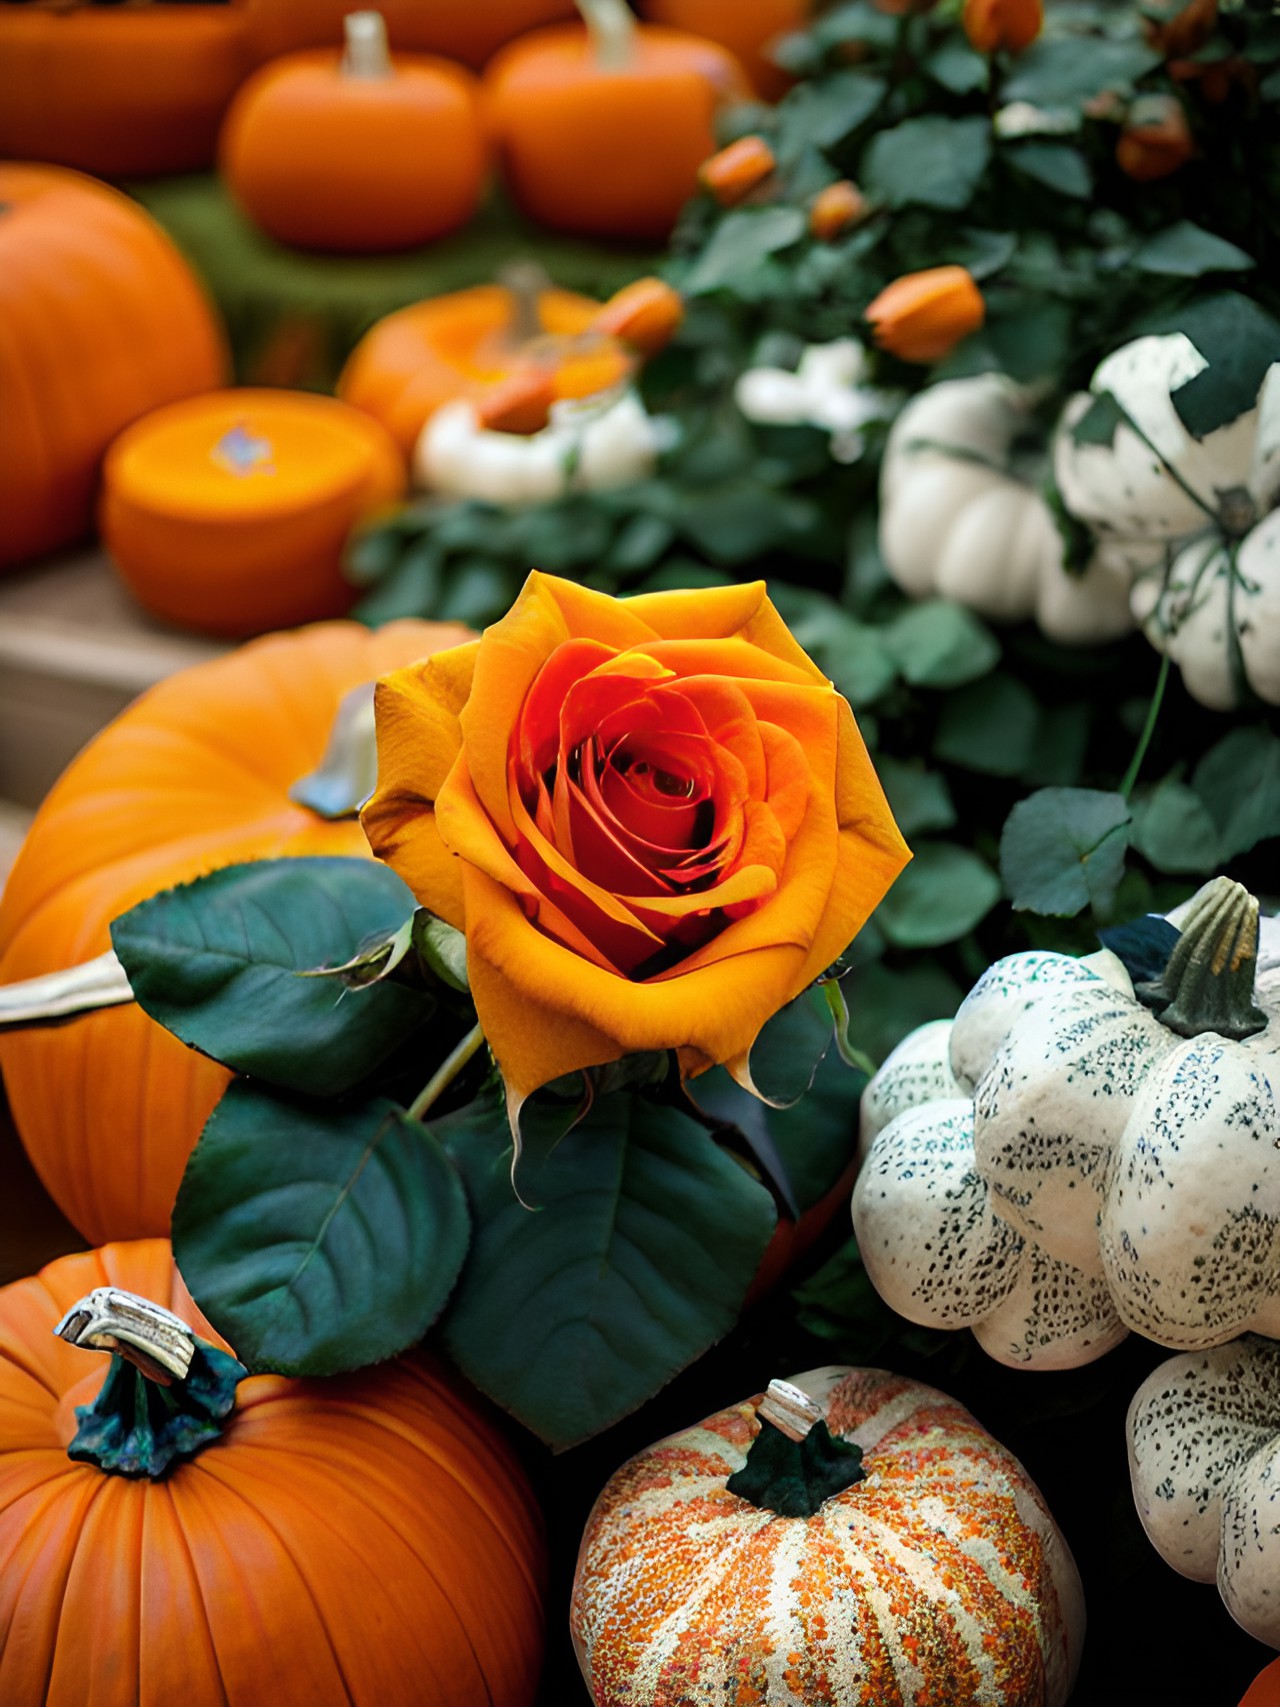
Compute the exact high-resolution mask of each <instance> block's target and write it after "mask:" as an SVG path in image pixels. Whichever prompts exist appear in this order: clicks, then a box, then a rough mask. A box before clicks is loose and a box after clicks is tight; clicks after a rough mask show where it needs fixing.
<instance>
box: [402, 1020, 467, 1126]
mask: <svg viewBox="0 0 1280 1707" xmlns="http://www.w3.org/2000/svg"><path fill="white" fill-rule="evenodd" d="M483 1042H484V1032H483V1031H482V1030H481V1029H480V1027H479V1026H478V1025H473V1026H472V1028H471V1030H470V1031H469V1032H468V1033H467V1035H466V1036H465V1037H464V1038H463V1039H462V1041H461V1043H459V1044H458V1045H457V1046H456V1047H455V1048H454V1050H453V1052H452V1054H450V1055H448V1056H447V1057H446V1058H445V1060H443V1061H442V1062H441V1063H440V1065H439V1067H437V1068H436V1070H435V1072H434V1073H433V1074H432V1075H431V1077H430V1078H429V1079H428V1080H427V1082H426V1084H425V1085H424V1086H423V1087H422V1089H421V1090H420V1091H419V1092H418V1094H417V1096H416V1097H414V1099H413V1101H412V1102H411V1103H410V1104H409V1107H408V1109H407V1111H406V1112H407V1114H408V1117H409V1119H410V1120H421V1119H422V1118H423V1117H424V1116H425V1114H426V1113H427V1111H428V1109H430V1108H431V1107H432V1105H433V1104H434V1103H436V1102H437V1101H438V1100H439V1098H440V1097H441V1096H442V1095H443V1094H444V1092H445V1091H446V1090H447V1089H448V1088H449V1086H450V1085H451V1084H452V1083H453V1081H454V1080H455V1079H456V1078H457V1076H458V1074H459V1073H460V1072H461V1071H462V1069H463V1068H464V1067H465V1066H466V1064H467V1062H468V1061H469V1060H470V1059H471V1057H472V1056H473V1055H474V1054H475V1052H476V1050H477V1049H479V1048H480V1046H481V1044H482V1043H483Z"/></svg>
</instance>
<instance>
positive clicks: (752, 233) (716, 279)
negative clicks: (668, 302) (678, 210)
mask: <svg viewBox="0 0 1280 1707" xmlns="http://www.w3.org/2000/svg"><path fill="white" fill-rule="evenodd" d="M806 229H807V227H806V225H805V216H804V214H803V213H802V212H801V211H800V209H799V208H798V207H762V208H737V209H735V210H734V211H733V212H732V213H727V214H726V215H725V217H724V218H723V219H722V220H721V222H720V224H719V225H718V226H717V227H716V229H715V231H714V232H713V233H712V235H711V240H710V242H709V243H708V244H707V246H706V248H705V249H704V250H703V251H702V254H701V255H700V256H699V257H698V259H697V261H696V263H695V264H694V267H693V270H692V271H691V272H690V273H689V275H688V277H687V278H686V279H685V280H684V286H683V288H684V292H685V294H686V295H688V296H701V295H704V294H705V293H706V292H708V291H713V290H724V289H725V288H727V287H729V286H732V285H735V284H739V283H740V282H741V280H742V277H743V275H744V274H747V273H750V271H751V270H752V268H754V267H756V266H758V265H759V264H760V262H761V261H763V260H765V259H766V257H768V256H769V255H773V254H775V253H776V252H777V251H778V250H779V249H786V248H789V247H790V245H791V244H792V243H798V242H799V241H800V239H801V238H802V237H803V236H804V234H805V231H806Z"/></svg>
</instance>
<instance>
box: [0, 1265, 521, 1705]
mask: <svg viewBox="0 0 1280 1707" xmlns="http://www.w3.org/2000/svg"><path fill="white" fill-rule="evenodd" d="M99 1287H110V1288H118V1289H123V1290H124V1291H126V1292H130V1293H134V1294H141V1295H142V1296H143V1297H144V1298H146V1299H148V1300H150V1301H151V1302H153V1303H158V1304H160V1305H162V1306H164V1307H165V1308H168V1309H171V1310H172V1311H174V1312H175V1313H176V1314H177V1315H178V1316H180V1317H181V1318H182V1320H183V1321H185V1322H187V1323H189V1324H190V1325H191V1326H192V1327H193V1328H194V1330H195V1331H196V1333H197V1334H199V1335H200V1336H201V1337H203V1338H204V1339H206V1340H207V1341H208V1342H210V1343H213V1344H215V1345H216V1350H219V1351H220V1350H222V1349H223V1347H222V1342H220V1341H218V1340H217V1336H216V1335H215V1334H214V1333H213V1332H212V1330H211V1329H210V1328H209V1327H208V1324H207V1323H206V1322H205V1321H204V1319H203V1318H202V1317H201V1315H200V1313H199V1312H198V1311H197V1310H196V1308H195V1306H194V1304H193V1303H192V1301H191V1298H190V1296H189V1294H188V1293H187V1291H186V1288H185V1287H184V1286H183V1284H182V1281H181V1279H180V1278H179V1276H178V1275H177V1272H176V1271H175V1269H174V1266H173V1261H172V1257H171V1255H170V1251H169V1247H168V1245H167V1244H166V1243H165V1242H164V1241H162V1240H159V1239H156V1240H147V1241H143V1242H140V1243H137V1244H122V1245H109V1246H107V1247H106V1248H105V1249H103V1250H98V1251H90V1252H87V1253H85V1254H84V1255H77V1256H69V1257H63V1258H61V1259H59V1260H58V1261H57V1262H54V1263H50V1264H49V1265H48V1267H46V1268H45V1269H43V1270H42V1271H41V1273H40V1274H39V1275H38V1276H36V1277H34V1278H32V1279H29V1280H21V1281H17V1282H15V1283H14V1284H13V1285H11V1286H7V1287H5V1288H4V1289H3V1290H0V1632H2V1633H3V1637H2V1640H0V1700H3V1702H4V1703H5V1707H86V1703H89V1702H92V1703H93V1704H94V1707H171V1704H172V1703H173V1702H176V1701H181V1702H183V1703H184V1707H265V1704H266V1703H270V1704H271V1707H419V1704H420V1703H422V1702H425V1701H430V1702H432V1703H433V1704H436V1707H526V1704H527V1703H528V1702H529V1701H530V1700H531V1699H532V1696H533V1691H534V1688H535V1687H536V1683H537V1675H538V1666H539V1660H540V1657H541V1647H542V1609H541V1600H542V1577H543V1571H544V1561H543V1542H542V1534H541V1524H540V1521H539V1516H538V1512H537V1508H536V1505H535V1504H534V1500H533V1496H532V1494H531V1492H530V1489H529V1487H528V1484H527V1482H526V1480H525V1478H524V1476H523V1474H522V1472H521V1470H520V1467H519V1465H518V1464H517V1463H516V1461H515V1458H514V1456H513V1454H512V1453H511V1451H510V1449H509V1448H508V1447H507V1446H506V1444H505V1443H504V1441H503V1440H502V1439H501V1437H500V1436H499V1435H498V1433H497V1431H496V1430H495V1429H494V1427H493V1425H492V1424H491V1423H490V1422H489V1421H488V1419H487V1418H486V1417H484V1416H483V1415H481V1414H480V1413H479V1412H478V1411H477V1410H476V1409H475V1408H474V1406H473V1405H472V1404H471V1403H470V1402H469V1401H468V1400H466V1399H464V1398H463V1397H462V1396H461V1394H460V1393H459V1392H458V1391H457V1389H456V1387H455V1386H454V1385H453V1384H452V1383H451V1382H450V1381H449V1379H448V1378H447V1377H446V1376H445V1375H444V1373H443V1371H442V1370H441V1369H440V1368H439V1367H438V1366H437V1365H435V1364H434V1363H432V1362H430V1361H428V1360H427V1359H426V1358H424V1357H419V1356H411V1357H405V1358H400V1359H398V1360H396V1361H395V1362H393V1363H389V1364H384V1365H382V1366H381V1367H378V1368H376V1369H368V1370H365V1371H363V1372H362V1373H360V1374H359V1375H353V1376H346V1377H340V1378H336V1379H330V1380H327V1381H298V1380H287V1379H285V1378H284V1377H282V1376H275V1375H257V1376H251V1377H249V1378H248V1379H247V1380H243V1381H241V1382H240V1385H239V1389H238V1392H237V1394H236V1405H235V1409H234V1410H233V1411H232V1412H231V1414H230V1415H229V1416H227V1417H226V1418H225V1420H224V1421H223V1422H222V1424H221V1435H220V1437H219V1438H216V1439H213V1440H211V1441H210V1442H209V1443H208V1444H207V1445H205V1446H204V1447H203V1448H202V1449H201V1450H199V1451H197V1452H196V1453H195V1455H194V1456H192V1457H190V1458H187V1459H185V1460H184V1461H181V1462H177V1463H175V1464H174V1465H173V1466H172V1467H171V1468H170V1470H169V1472H168V1474H167V1475H166V1476H165V1479H164V1480H163V1481H151V1480H149V1479H148V1478H147V1477H145V1476H144V1477H142V1478H138V1477H136V1476H126V1475H119V1474H113V1473H108V1472H107V1471H104V1470H103V1469H101V1468H99V1467H98V1465H97V1464H96V1463H94V1462H89V1461H82V1462H74V1463H73V1462H71V1461H70V1459H69V1458H68V1456H67V1450H66V1449H67V1446H68V1444H69V1443H70V1441H71V1439H72V1436H73V1434H74V1433H75V1431H76V1418H75V1415H74V1409H75V1406H76V1405H77V1404H85V1403H87V1402H89V1401H92V1400H93V1398H94V1396H95V1394H96V1392H97V1390H98V1389H99V1388H101V1387H102V1386H103V1384H104V1376H103V1366H102V1363H101V1361H100V1359H99V1358H96V1357H93V1356H90V1355H89V1354H88V1353H87V1352H86V1351H85V1350H83V1349H81V1348H80V1347H79V1346H77V1345H74V1344H69V1343H67V1341H66V1340H65V1339H63V1338H61V1337H57V1336H55V1333H54V1331H53V1330H54V1328H55V1327H56V1326H58V1324H59V1318H60V1317H62V1316H63V1313H64V1312H66V1311H68V1310H70V1309H71V1308H72V1307H73V1306H74V1305H76V1304H77V1303H78V1302H80V1301H81V1300H82V1299H84V1298H85V1295H86V1294H89V1293H90V1292H92V1291H93V1290H95V1289H96V1288H99ZM99 1302H102V1301H99ZM107 1304H108V1308H109V1301H107ZM227 1361H228V1362H229V1361H230V1360H227ZM121 1373H123V1374H126V1375H127V1374H128V1373H129V1372H128V1367H127V1365H126V1366H123V1369H122V1371H121ZM139 1380H141V1377H139ZM178 1384H179V1386H180V1385H181V1381H180V1378H178ZM148 1385H149V1384H148ZM166 1390H167V1391H169V1392H173V1391H175V1388H174V1387H172V1386H171V1387H169V1388H167V1389H166ZM79 1456H80V1448H77V1457H79Z"/></svg>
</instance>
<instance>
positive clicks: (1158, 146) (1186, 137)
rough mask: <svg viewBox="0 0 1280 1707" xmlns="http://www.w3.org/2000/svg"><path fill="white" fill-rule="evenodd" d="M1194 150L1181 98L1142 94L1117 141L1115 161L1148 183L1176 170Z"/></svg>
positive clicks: (1132, 108)
mask: <svg viewBox="0 0 1280 1707" xmlns="http://www.w3.org/2000/svg"><path fill="white" fill-rule="evenodd" d="M1195 151H1196V148H1195V143H1194V142H1193V141H1192V139H1191V127H1190V125H1188V123H1187V115H1186V113H1185V112H1184V111H1183V107H1182V102H1181V101H1179V100H1178V99H1176V97H1175V96H1173V95H1140V96H1139V97H1138V99H1137V100H1136V101H1134V103H1133V105H1132V106H1131V107H1130V108H1129V115H1128V117H1127V118H1126V119H1125V122H1124V129H1123V131H1122V132H1121V135H1120V140H1119V142H1117V143H1116V161H1117V163H1118V165H1119V167H1120V170H1121V171H1122V172H1126V173H1127V174H1128V175H1129V177H1131V178H1136V179H1137V180H1138V182H1139V183H1148V182H1150V181H1151V180H1152V179H1155V178H1167V177H1168V176H1169V174H1170V173H1171V172H1176V171H1177V170H1178V168H1179V166H1183V165H1185V164H1186V162H1187V161H1188V160H1190V158H1191V156H1192V155H1193V154H1194V153H1195Z"/></svg>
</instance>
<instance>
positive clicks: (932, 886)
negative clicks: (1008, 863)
mask: <svg viewBox="0 0 1280 1707" xmlns="http://www.w3.org/2000/svg"><path fill="white" fill-rule="evenodd" d="M999 899H1000V879H999V878H998V877H997V876H996V874H995V872H994V871H992V869H991V867H990V866H989V865H988V864H987V863H986V861H985V860H983V859H981V858H979V856H978V855H977V854H976V853H973V852H971V851H970V849H968V848H961V847H956V846H955V844H954V843H952V842H925V843H923V844H921V845H920V846H919V847H917V848H916V850H915V858H914V859H913V860H912V861H911V864H910V865H909V866H907V868H906V869H905V871H903V872H902V873H901V874H900V876H899V877H898V879H897V881H896V882H895V884H894V885H893V888H892V889H890V891H889V893H888V894H887V895H886V896H885V898H884V900H883V901H881V903H880V905H879V906H878V907H877V908H876V912H875V918H876V923H877V924H878V925H879V926H880V928H881V930H882V931H883V932H884V934H885V935H886V936H887V937H888V939H889V941H890V942H892V943H895V944H896V945H897V946H898V947H899V948H939V947H941V945H942V944H943V943H945V942H955V941H956V940H957V939H958V938H959V937H962V936H967V935H968V933H969V932H970V931H971V930H973V928H974V927H975V926H976V925H979V924H981V923H982V921H983V919H985V918H986V916H987V914H988V913H989V912H990V911H991V909H992V908H993V907H994V906H995V904H996V902H997V901H998V900H999Z"/></svg>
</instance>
